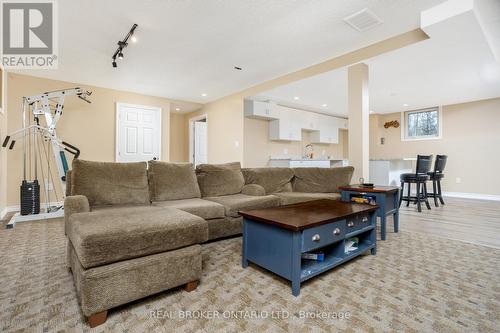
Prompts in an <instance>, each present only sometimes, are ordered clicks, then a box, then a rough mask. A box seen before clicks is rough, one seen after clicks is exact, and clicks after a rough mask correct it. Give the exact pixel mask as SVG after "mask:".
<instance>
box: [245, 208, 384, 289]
mask: <svg viewBox="0 0 500 333" xmlns="http://www.w3.org/2000/svg"><path fill="white" fill-rule="evenodd" d="M377 209H378V206H372V205H365V204H353V203H348V202H342V201H338V200H327V199H325V200H315V201H310V202H305V203H299V204H294V205H287V206H281V207H276V208H266V209H258V210H251V211H243V212H240V214H241V215H242V216H243V249H242V266H243V268H246V267H248V264H249V262H251V263H254V264H256V265H258V266H260V267H263V268H265V269H267V270H269V271H271V272H273V273H275V274H277V275H279V276H281V277H283V278H285V279H287V280H289V281H291V283H292V294H293V295H294V296H298V295H299V293H300V284H301V283H302V282H304V281H306V280H308V279H310V278H313V277H315V276H316V275H318V274H321V273H323V272H326V271H328V270H330V269H332V268H334V267H336V266H338V265H340V264H342V263H344V262H346V261H349V260H352V259H354V258H355V257H357V256H359V255H360V254H363V253H365V252H367V251H369V250H370V251H371V253H372V254H376V251H377V237H376V224H375V211H376V210H377ZM354 237H356V238H357V239H358V241H359V242H358V246H357V249H356V250H354V251H350V252H348V253H346V251H345V250H346V246H345V245H346V241H348V240H350V239H352V238H354ZM319 251H321V252H322V253H323V254H324V260H323V261H316V260H308V259H302V254H303V253H311V252H312V253H316V252H319Z"/></svg>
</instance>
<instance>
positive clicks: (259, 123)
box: [243, 118, 347, 168]
mask: <svg viewBox="0 0 500 333" xmlns="http://www.w3.org/2000/svg"><path fill="white" fill-rule="evenodd" d="M309 137H310V135H309V133H308V132H306V131H302V141H300V142H293V141H270V140H269V121H267V120H260V119H251V118H245V120H244V138H243V140H244V142H245V149H244V152H243V153H244V156H243V164H244V165H245V167H248V168H257V167H264V166H267V165H268V162H269V157H270V156H271V155H285V154H288V155H290V156H302V155H303V154H304V148H305V146H306V145H307V144H308V143H310V139H309ZM346 143H347V131H345V130H340V133H339V143H338V144H318V143H315V144H313V146H314V154H315V156H316V157H319V156H321V155H322V154H323V151H324V152H325V156H331V157H332V158H339V159H341V158H345V157H347V156H346V154H347V151H346V150H344V148H345V146H346ZM285 149H286V150H287V151H288V152H285Z"/></svg>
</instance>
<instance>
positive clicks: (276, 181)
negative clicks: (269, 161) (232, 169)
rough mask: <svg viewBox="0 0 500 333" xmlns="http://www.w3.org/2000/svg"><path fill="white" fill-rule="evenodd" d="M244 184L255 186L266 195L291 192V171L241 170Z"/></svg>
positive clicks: (287, 169) (268, 169) (277, 169)
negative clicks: (261, 188)
mask: <svg viewBox="0 0 500 333" xmlns="http://www.w3.org/2000/svg"><path fill="white" fill-rule="evenodd" d="M242 171H243V176H244V177H245V184H257V185H260V186H262V187H263V188H264V189H265V190H266V194H273V193H277V192H291V191H292V178H293V170H292V169H290V168H248V169H243V170H242Z"/></svg>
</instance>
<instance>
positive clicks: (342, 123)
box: [335, 118, 349, 130]
mask: <svg viewBox="0 0 500 333" xmlns="http://www.w3.org/2000/svg"><path fill="white" fill-rule="evenodd" d="M335 119H337V123H338V127H339V128H340V129H345V130H346V129H348V128H349V120H348V119H345V118H335Z"/></svg>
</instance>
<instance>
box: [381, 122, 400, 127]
mask: <svg viewBox="0 0 500 333" xmlns="http://www.w3.org/2000/svg"><path fill="white" fill-rule="evenodd" d="M389 127H394V128H399V121H397V120H393V121H388V122H386V123H385V124H384V128H389Z"/></svg>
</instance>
